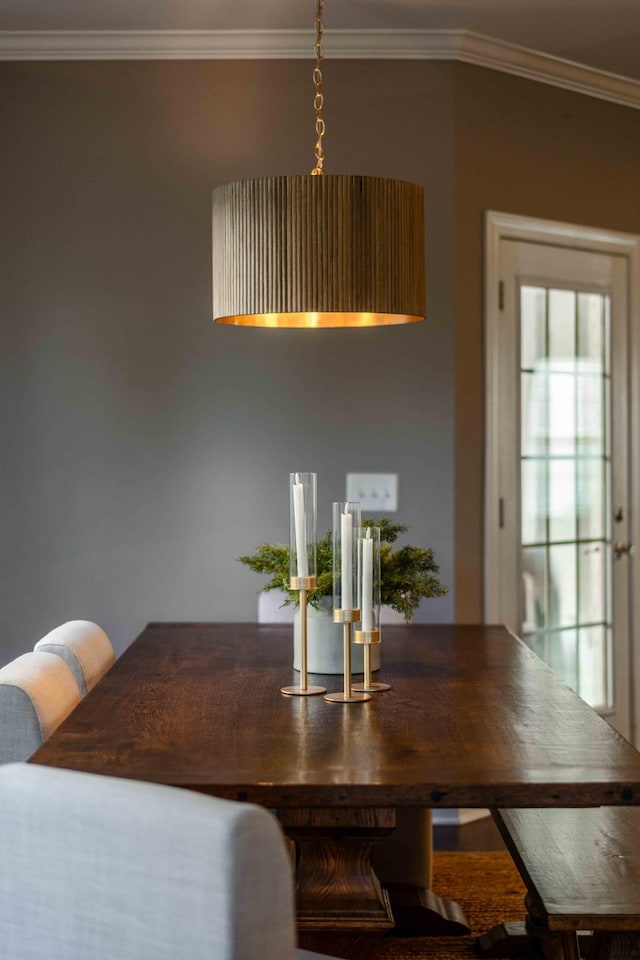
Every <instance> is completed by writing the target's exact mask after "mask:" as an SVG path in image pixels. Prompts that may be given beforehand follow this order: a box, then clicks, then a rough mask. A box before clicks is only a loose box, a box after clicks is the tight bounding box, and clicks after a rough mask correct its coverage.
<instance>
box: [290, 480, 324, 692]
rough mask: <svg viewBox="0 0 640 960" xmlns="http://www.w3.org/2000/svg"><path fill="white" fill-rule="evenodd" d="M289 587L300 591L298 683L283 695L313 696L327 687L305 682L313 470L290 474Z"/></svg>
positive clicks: (312, 575) (312, 583)
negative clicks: (311, 685) (310, 684)
mask: <svg viewBox="0 0 640 960" xmlns="http://www.w3.org/2000/svg"><path fill="white" fill-rule="evenodd" d="M289 507H290V508H289V518H290V519H289V588H290V589H291V590H299V591H300V638H299V639H300V684H299V685H297V686H296V685H294V686H291V687H281V688H280V693H282V694H284V695H285V696H286V697H316V696H318V695H319V694H321V693H325V692H326V689H327V688H326V687H316V686H313V687H310V686H309V684H308V682H307V591H309V590H314V589H315V587H316V575H317V574H316V513H317V509H316V474H315V473H292V474H290V475H289Z"/></svg>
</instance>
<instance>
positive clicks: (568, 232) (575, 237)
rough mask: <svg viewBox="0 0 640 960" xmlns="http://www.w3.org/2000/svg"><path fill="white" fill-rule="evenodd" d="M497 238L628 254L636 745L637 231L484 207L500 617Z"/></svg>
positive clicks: (489, 555)
mask: <svg viewBox="0 0 640 960" xmlns="http://www.w3.org/2000/svg"><path fill="white" fill-rule="evenodd" d="M501 240H524V241H529V242H534V243H543V244H551V245H554V246H562V247H570V248H573V249H578V250H585V251H589V252H596V253H604V254H609V255H611V256H619V257H625V258H626V260H627V266H628V278H629V280H628V283H629V289H628V304H629V358H628V363H629V385H630V396H629V418H628V422H629V460H628V462H629V478H628V479H629V492H630V508H631V525H630V531H631V542H632V543H633V544H634V545H635V546H636V550H637V551H638V553H637V554H636V558H635V559H634V558H632V557H630V558H629V564H630V571H629V593H630V610H629V627H630V630H629V644H630V672H631V689H630V690H629V697H630V713H631V727H632V737H633V741H634V743H635V744H636V745H637V746H640V562H639V560H640V489H639V487H640V236H636V235H634V234H629V233H620V232H618V231H610V230H603V229H600V228H598V227H585V226H579V225H577V224H573V223H559V222H556V221H552V220H540V219H537V218H535V217H521V216H517V215H514V214H509V213H500V212H497V211H494V210H488V211H486V213H485V263H484V279H485V295H484V311H485V317H484V320H485V496H484V621H485V623H497V622H499V621H500V608H499V593H498V588H497V584H498V577H497V573H498V560H499V556H500V553H499V550H500V547H499V530H500V516H499V513H500V503H499V426H498V382H499V381H498V372H499V369H500V353H499V346H498V343H499V340H498V330H499V325H500V313H501V311H500V285H499V281H500V276H499V246H500V241H501Z"/></svg>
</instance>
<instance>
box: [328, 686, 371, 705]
mask: <svg viewBox="0 0 640 960" xmlns="http://www.w3.org/2000/svg"><path fill="white" fill-rule="evenodd" d="M354 690H355V687H352V688H351V693H350V694H348V695H347V694H346V693H344V692H341V693H325V695H324V699H325V700H328V701H329V703H363V702H364V701H365V700H371V697H370V696H369V694H367V693H354Z"/></svg>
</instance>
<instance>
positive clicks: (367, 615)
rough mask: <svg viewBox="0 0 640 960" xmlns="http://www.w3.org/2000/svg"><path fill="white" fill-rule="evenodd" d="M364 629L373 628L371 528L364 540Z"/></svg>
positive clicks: (362, 613)
mask: <svg viewBox="0 0 640 960" xmlns="http://www.w3.org/2000/svg"><path fill="white" fill-rule="evenodd" d="M361 615H362V630H363V633H367V632H370V631H371V630H373V540H372V539H371V530H367V536H366V537H365V539H364V540H363V541H362V605H361Z"/></svg>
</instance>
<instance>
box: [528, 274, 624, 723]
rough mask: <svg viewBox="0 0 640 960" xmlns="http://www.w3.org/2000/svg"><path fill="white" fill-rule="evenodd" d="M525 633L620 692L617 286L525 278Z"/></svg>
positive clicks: (598, 701) (573, 672) (553, 659)
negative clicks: (615, 591)
mask: <svg viewBox="0 0 640 960" xmlns="http://www.w3.org/2000/svg"><path fill="white" fill-rule="evenodd" d="M518 308H519V309H518V313H519V331H518V332H519V339H520V384H519V386H520V413H521V429H520V451H519V454H520V504H521V506H520V517H521V525H520V529H521V533H520V541H521V549H520V562H521V576H522V600H521V605H522V622H521V629H522V636H523V639H524V640H525V641H526V642H527V643H528V644H529V645H530V646H531V647H532V648H533V649H534V650H535V651H536V653H538V654H539V656H541V657H542V659H544V660H545V661H546V662H547V663H548V664H549V665H550V666H551V667H552V668H553V669H554V671H555V672H556V673H557V674H558V675H559V676H560V677H561V678H562V679H563V680H564V681H565V682H566V683H568V684H569V686H571V687H572V688H573V689H574V690H576V692H577V693H579V694H580V696H581V697H583V699H585V700H586V701H587V702H588V703H590V704H592V705H593V706H597V707H599V708H601V709H603V708H604V709H606V708H607V706H608V705H610V704H611V702H612V695H611V676H610V670H609V664H610V662H611V652H610V651H611V636H612V622H611V621H612V611H611V589H610V583H609V569H608V564H607V562H606V561H607V557H608V556H609V555H610V552H611V550H610V548H611V522H610V517H611V509H610V507H611V436H610V434H611V431H610V423H609V416H608V411H609V410H610V407H611V367H610V357H609V349H608V346H609V342H610V333H609V329H610V323H609V318H610V295H609V294H608V293H603V292H586V291H581V290H579V289H578V290H576V289H567V288H562V287H554V286H551V285H543V284H541V283H522V284H518Z"/></svg>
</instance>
